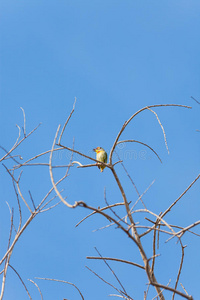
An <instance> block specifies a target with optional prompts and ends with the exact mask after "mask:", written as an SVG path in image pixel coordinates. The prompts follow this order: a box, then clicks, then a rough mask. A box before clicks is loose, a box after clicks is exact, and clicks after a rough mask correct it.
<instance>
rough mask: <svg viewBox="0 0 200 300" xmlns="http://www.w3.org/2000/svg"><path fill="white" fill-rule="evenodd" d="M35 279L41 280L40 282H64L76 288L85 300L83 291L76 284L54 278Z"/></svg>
mask: <svg viewBox="0 0 200 300" xmlns="http://www.w3.org/2000/svg"><path fill="white" fill-rule="evenodd" d="M35 278H36V279H40V280H49V281H55V282H62V283H67V284H70V285H72V286H74V287H75V289H76V290H77V291H78V292H79V294H80V296H81V298H82V299H83V300H84V297H83V295H82V293H81V291H80V290H79V288H78V287H77V286H76V285H75V284H74V283H71V282H68V281H65V280H59V279H53V278H40V277H35Z"/></svg>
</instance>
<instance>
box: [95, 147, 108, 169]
mask: <svg viewBox="0 0 200 300" xmlns="http://www.w3.org/2000/svg"><path fill="white" fill-rule="evenodd" d="M93 151H94V152H96V160H99V161H102V162H104V163H107V153H106V151H105V150H104V149H103V148H102V147H97V148H95V149H93ZM105 167H106V166H103V165H100V166H98V168H99V169H100V170H101V172H103V170H104V169H105Z"/></svg>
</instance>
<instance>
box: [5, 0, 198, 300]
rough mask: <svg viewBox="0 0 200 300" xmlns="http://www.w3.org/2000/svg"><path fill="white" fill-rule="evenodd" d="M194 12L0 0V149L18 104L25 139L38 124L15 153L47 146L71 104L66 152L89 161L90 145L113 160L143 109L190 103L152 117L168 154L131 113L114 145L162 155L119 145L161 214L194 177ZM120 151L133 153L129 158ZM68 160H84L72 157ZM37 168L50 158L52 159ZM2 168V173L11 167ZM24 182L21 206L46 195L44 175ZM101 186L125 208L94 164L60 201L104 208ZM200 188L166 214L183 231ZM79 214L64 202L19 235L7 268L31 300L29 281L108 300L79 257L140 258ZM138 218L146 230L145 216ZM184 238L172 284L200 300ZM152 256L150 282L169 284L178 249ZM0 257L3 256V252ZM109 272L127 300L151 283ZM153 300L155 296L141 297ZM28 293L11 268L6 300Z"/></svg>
mask: <svg viewBox="0 0 200 300" xmlns="http://www.w3.org/2000/svg"><path fill="white" fill-rule="evenodd" d="M199 14H200V3H199V1H197V0H196V1H195V0H190V1H186V0H180V1H177V0H175V1H170V0H168V1H158V0H154V1H142V0H140V1H139V0H135V1H133V0H129V1H128V0H126V1H122V0H117V1H116V0H115V1H102V0H101V1H97V0H93V1H77V0H73V1H68V0H65V1H64V0H60V1H55V0H49V1H48V3H47V1H37V0H34V1H33V0H29V1H27V0H26V1H21V0H19V1H11V0H2V1H1V3H0V37H1V43H0V70H1V71H0V103H1V110H0V126H1V128H2V130H1V132H0V139H1V143H0V145H1V146H3V147H5V148H6V149H10V148H11V146H12V145H13V143H14V141H15V139H16V137H17V135H18V130H17V128H16V127H15V125H16V124H18V125H19V126H23V115H22V111H21V110H20V107H23V109H24V110H25V113H26V121H27V132H28V131H30V130H32V129H33V128H34V127H35V126H36V125H37V124H38V123H40V122H41V123H42V124H41V126H40V127H39V128H38V130H37V131H36V132H35V133H34V134H33V135H32V136H31V137H30V139H29V140H26V141H25V142H24V143H23V144H22V145H21V146H20V147H19V149H18V150H17V151H16V153H15V154H20V155H22V157H23V158H24V160H26V159H28V158H30V157H32V156H34V155H36V154H38V153H41V152H43V151H46V150H49V149H50V148H51V146H52V142H53V138H54V135H55V132H56V129H57V126H58V125H59V124H62V125H63V124H64V122H65V120H66V118H67V117H68V115H69V113H70V111H71V109H72V106H73V103H74V98H75V97H77V102H76V108H75V112H74V114H73V117H72V119H71V120H70V123H69V125H68V127H67V129H66V132H65V134H64V136H63V144H65V145H66V146H69V147H71V146H72V143H73V138H75V149H79V150H81V151H83V152H84V153H85V154H89V155H93V157H94V154H93V153H92V152H91V150H92V149H93V148H94V147H97V146H102V147H104V148H105V149H106V150H107V151H108V152H109V150H110V148H111V147H112V144H113V142H114V139H115V137H116V135H117V133H118V132H119V130H120V128H121V126H122V125H123V123H124V121H125V120H127V119H128V118H129V117H130V116H131V115H132V114H133V113H135V112H136V111H137V110H139V109H140V108H142V107H144V106H147V105H152V104H165V103H176V104H182V105H191V106H192V109H185V108H157V109H156V112H157V113H158V116H159V118H160V120H161V122H162V124H163V126H164V128H165V132H166V136H167V141H168V146H169V151H170V155H168V153H167V150H166V148H165V143H164V138H163V134H162V130H161V128H160V126H159V124H158V122H157V119H156V117H155V115H154V114H152V113H151V112H150V111H145V112H143V113H141V114H140V115H138V116H137V117H136V118H135V119H134V120H133V121H132V122H131V123H130V124H129V126H128V127H127V128H126V130H125V132H124V134H123V136H122V139H136V140H140V141H142V142H144V143H147V144H149V145H150V146H151V147H153V148H154V149H155V150H156V151H157V152H158V154H159V155H160V157H161V159H162V161H163V163H162V164H160V162H159V160H158V159H157V158H156V156H154V155H153V153H151V152H150V151H149V150H148V149H147V148H144V147H143V146H141V145H137V144H125V145H122V147H121V148H120V147H118V154H119V155H120V156H121V157H123V158H124V164H125V166H126V168H127V170H128V172H129V173H130V175H131V176H132V178H133V180H134V182H135V184H136V185H137V188H138V190H139V191H140V193H143V192H144V191H145V190H146V188H147V187H148V186H149V185H150V184H151V183H152V181H153V180H154V179H155V183H154V184H153V186H152V187H151V188H150V189H149V191H148V192H147V194H146V195H145V197H144V201H145V204H146V205H147V207H148V208H149V209H152V210H153V211H154V212H155V213H158V214H159V213H160V211H164V210H165V209H166V208H167V207H168V206H169V205H170V204H171V203H172V202H173V201H174V200H175V199H176V198H177V197H178V196H179V195H180V194H181V193H182V192H183V191H184V190H185V189H186V188H187V187H188V185H189V184H190V183H191V182H192V181H193V180H194V179H195V177H196V176H197V175H198V173H199V164H200V157H199V149H200V143H199V140H200V135H199V133H198V132H197V131H196V129H200V124H199V114H200V106H199V105H198V104H197V103H196V102H195V101H193V100H192V99H191V96H193V97H195V98H196V99H197V100H199V101H200V85H199V83H200V58H199V53H200V41H199V28H200V19H199ZM127 153H132V154H134V155H133V156H131V157H130V156H127V155H126V154H127ZM2 155H3V152H2ZM2 155H1V156H2ZM141 155H142V156H141ZM54 158H55V163H58V164H68V162H69V159H68V158H69V153H66V152H65V151H62V152H61V154H60V155H59V156H56V157H54ZM75 160H79V161H80V162H82V163H88V161H87V160H86V159H82V158H80V157H78V156H75ZM40 162H48V156H46V157H45V158H44V159H43V160H40ZM7 164H8V166H9V162H7ZM0 168H1V172H0V173H1V175H0V176H1V178H0V179H1V186H0V191H1V195H2V197H1V198H2V201H1V213H0V214H1V218H0V225H1V229H0V232H1V234H0V236H1V243H3V244H4V245H7V238H8V234H9V229H8V228H9V222H10V221H9V220H10V219H9V218H10V216H9V210H8V208H7V205H6V203H5V201H7V202H9V204H10V206H11V207H12V206H14V207H15V210H16V220H15V221H16V224H17V220H18V217H17V206H16V200H15V195H14V192H13V190H12V188H11V184H12V182H11V180H10V178H9V176H8V174H6V172H5V170H4V169H3V167H2V166H1V167H0ZM116 170H117V172H118V174H119V176H120V178H121V180H122V184H123V186H124V188H125V190H126V193H127V196H128V197H129V199H130V200H132V201H133V202H134V201H135V200H136V199H137V194H136V193H135V191H134V189H133V187H132V185H131V183H130V182H129V181H128V178H127V177H126V175H125V173H124V171H123V169H122V167H121V166H120V165H119V166H117V167H116ZM62 175H63V170H62V169H59V170H56V171H55V177H56V178H57V179H58V178H60V177H61V176H62ZM22 179H23V181H22V188H23V192H24V194H25V196H26V197H27V199H28V190H31V193H32V195H33V197H34V199H35V202H36V203H39V202H40V201H41V199H42V197H44V195H45V194H46V193H47V192H48V190H49V189H50V188H51V182H50V177H49V172H48V168H47V167H29V168H28V167H27V168H24V173H23V176H22ZM104 187H106V191H107V199H108V201H109V203H114V202H120V201H121V200H122V199H121V196H120V193H119V191H118V188H117V186H116V183H115V182H114V179H113V178H112V175H111V172H109V170H107V169H105V171H104V172H103V173H102V174H100V172H99V170H98V169H97V168H87V169H77V168H76V167H74V168H72V169H71V170H70V176H69V177H68V178H67V179H66V181H65V182H64V183H63V184H62V185H61V187H60V188H65V192H64V194H65V196H67V199H68V201H69V202H70V203H74V202H75V201H78V200H83V201H85V202H86V203H88V204H89V205H92V206H95V207H98V206H101V207H102V206H104V205H105V203H104V198H103V195H104ZM199 187H200V183H199V182H197V183H196V184H195V185H194V186H193V188H192V189H191V190H190V191H189V192H188V194H186V195H185V196H184V198H182V200H181V202H180V203H179V204H177V206H176V207H174V210H173V211H172V212H171V213H170V214H169V215H168V216H167V221H169V222H172V223H174V222H175V223H177V224H178V225H180V226H181V225H183V226H184V225H185V226H186V225H189V224H190V223H193V222H195V221H197V220H199V209H200V204H199ZM29 201H30V200H29ZM22 206H23V204H22ZM86 214H87V211H85V210H84V209H81V208H78V209H76V210H70V209H68V208H67V207H65V206H64V205H60V206H58V207H56V208H55V209H53V210H51V211H49V212H47V213H43V214H41V215H40V216H38V217H37V219H35V220H34V221H33V222H32V223H31V224H30V226H29V227H28V228H27V229H26V231H25V232H24V234H23V236H22V237H21V238H20V240H19V243H18V244H17V246H16V248H15V249H14V252H13V255H12V258H11V264H12V265H13V266H14V267H15V268H16V269H17V271H18V272H19V274H20V275H21V277H22V278H23V280H24V281H25V282H26V283H27V286H28V288H29V290H30V292H31V295H32V297H33V298H34V299H36V298H38V291H37V289H36V288H35V286H33V285H32V284H31V283H29V282H27V278H30V279H33V280H35V279H34V278H35V277H49V278H57V279H62V280H66V281H70V282H73V283H75V284H77V286H78V287H79V288H80V290H81V291H82V293H83V295H84V296H85V299H94V297H95V299H96V300H98V299H106V297H107V295H108V294H112V293H113V291H112V290H111V289H110V288H109V287H108V286H106V285H104V284H103V283H102V282H101V281H100V280H99V279H97V278H96V277H95V276H94V275H93V274H91V273H90V272H89V271H88V270H86V269H85V265H88V266H89V267H91V268H92V269H93V270H95V272H97V273H99V274H100V275H104V276H105V277H106V279H107V280H108V281H109V280H110V281H111V282H113V283H114V278H113V276H112V274H111V273H110V272H109V270H108V269H106V266H105V265H104V264H103V263H102V262H100V261H95V262H92V261H88V260H86V258H85V257H86V256H88V255H96V252H95V250H94V247H95V246H96V247H97V248H98V250H99V251H100V252H101V254H102V255H104V256H113V257H118V258H123V259H127V260H132V261H134V262H140V263H141V260H140V258H139V255H138V250H137V249H136V248H135V247H134V245H132V244H131V243H130V241H127V238H126V237H123V235H122V233H120V232H119V230H116V229H114V228H113V229H110V230H109V229H106V230H101V231H97V232H93V230H94V229H97V228H99V227H102V226H104V225H106V224H107V223H106V222H105V221H104V219H102V218H101V217H97V218H91V219H88V220H87V221H85V223H83V224H82V225H80V226H79V227H78V228H75V224H76V223H77V222H78V221H79V220H80V219H81V218H82V217H84V216H85V215H86ZM27 217H28V212H27V210H26V208H25V207H23V222H25V220H26V219H27ZM135 218H136V221H137V220H138V221H140V222H143V218H144V217H143V216H135ZM196 232H199V229H198V228H196ZM183 240H184V243H186V244H187V245H188V247H187V248H186V250H185V251H186V254H185V256H186V258H185V264H184V269H183V276H182V277H181V280H180V281H181V282H182V283H183V285H186V286H185V288H186V289H187V290H188V292H189V293H190V294H192V295H193V296H194V298H196V297H197V295H199V291H198V288H197V287H198V281H199V278H198V276H199V267H200V262H199V261H198V259H197V257H198V256H199V253H198V252H197V251H198V249H199V246H200V245H199V240H198V237H194V236H191V235H186V236H185V237H184V239H183ZM164 241H165V239H163V242H164ZM145 243H148V240H147V241H145ZM5 248H6V246H5ZM4 250H5V249H4ZM160 251H162V253H163V254H162V256H161V258H159V259H160V261H161V262H160V265H159V264H158V269H157V274H159V275H158V276H157V277H158V279H159V280H160V281H161V282H162V283H164V284H167V283H168V280H169V279H170V278H171V279H172V280H174V278H175V274H174V272H172V271H173V270H174V268H173V267H174V265H176V272H175V273H177V270H178V263H179V256H178V255H179V254H180V249H179V247H178V245H176V244H175V241H171V242H169V243H167V244H166V245H165V244H164V243H163V244H162V246H161V249H160ZM170 251H171V252H170ZM0 253H1V255H2V253H3V250H2V249H0ZM168 253H170V259H171V261H169V260H168V259H169V258H167V254H168ZM148 254H149V255H150V253H148ZM177 256H178V259H177ZM191 256H192V258H194V260H192V262H191ZM111 265H112V267H113V269H114V270H115V271H116V273H117V275H118V276H119V278H120V279H121V281H122V282H123V283H124V285H125V287H126V288H127V291H128V293H129V294H131V296H132V297H133V298H134V299H142V297H143V290H144V288H145V283H146V282H147V278H146V275H144V274H143V271H141V270H137V269H135V268H132V267H130V266H128V267H127V266H123V265H122V264H117V263H116V264H111ZM166 265H167V266H166ZM164 268H165V272H163V269H164ZM190 274H193V276H191V275H190ZM124 278H126V279H124ZM35 281H36V280H35ZM37 284H38V285H39V286H40V288H41V290H42V293H43V295H44V298H46V299H49V300H51V299H63V298H67V299H68V298H69V299H79V298H80V297H79V295H78V294H77V292H76V291H75V290H74V289H73V287H71V286H67V285H64V284H60V285H59V284H58V283H54V282H43V281H42V282H41V281H39V280H37ZM97 291H98V292H97ZM94 295H95V296H94ZM167 295H169V294H167ZM154 296H155V292H154V289H152V290H151V291H150V294H149V299H151V298H153V297H154ZM26 297H27V296H26V292H25V291H24V289H23V287H22V286H21V285H20V282H19V280H18V278H17V277H16V275H15V274H14V273H13V272H12V270H9V272H8V278H7V282H6V290H5V296H4V299H6V300H12V299H22V298H23V299H25V298H26ZM166 298H167V296H166ZM177 299H179V297H178V296H177Z"/></svg>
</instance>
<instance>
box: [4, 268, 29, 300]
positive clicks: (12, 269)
mask: <svg viewBox="0 0 200 300" xmlns="http://www.w3.org/2000/svg"><path fill="white" fill-rule="evenodd" d="M9 267H10V268H11V269H12V270H13V271H14V272H15V273H16V274H17V276H18V277H19V280H20V281H21V283H22V285H23V286H24V288H25V290H26V292H27V294H28V296H29V298H30V299H31V300H32V298H31V295H30V293H29V291H28V289H27V287H26V285H25V283H24V281H23V280H22V278H21V276H20V275H19V273H18V272H17V271H16V270H15V268H14V267H13V266H11V265H10V264H9Z"/></svg>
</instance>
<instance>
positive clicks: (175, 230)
mask: <svg viewBox="0 0 200 300" xmlns="http://www.w3.org/2000/svg"><path fill="white" fill-rule="evenodd" d="M166 107H179V108H191V107H189V106H185V105H178V104H165V105H164V104H160V105H151V106H147V107H144V108H142V109H140V110H139V111H137V112H136V113H135V114H133V115H132V116H131V117H130V118H129V119H128V120H127V121H125V122H124V124H123V126H122V128H121V129H120V131H119V133H118V135H117V137H116V139H115V140H114V142H113V146H112V148H111V149H110V153H109V159H108V163H103V162H99V161H97V160H96V159H94V158H93V157H90V156H88V155H86V154H84V153H82V152H81V151H79V150H77V149H74V146H72V147H68V146H67V145H64V144H63V143H62V137H63V134H64V133H65V130H66V128H67V125H68V122H69V121H70V118H71V117H72V114H73V112H74V109H75V103H74V106H73V109H72V111H71V113H70V115H69V117H68V118H67V120H66V122H65V124H64V126H63V128H62V130H61V126H60V125H59V127H58V129H57V131H56V134H55V138H54V141H53V144H52V148H51V149H50V150H48V151H45V152H43V153H40V154H38V155H36V156H34V157H32V158H30V159H28V160H27V161H25V162H24V163H20V162H19V161H18V160H19V159H20V156H15V155H13V152H14V150H16V148H17V147H18V146H19V145H20V144H21V143H22V142H23V141H24V140H25V139H27V138H28V137H29V136H30V135H31V134H32V133H33V132H34V131H35V130H36V129H37V127H36V128H35V129H34V130H32V131H31V132H30V133H29V134H26V119H25V113H24V110H23V115H24V126H23V128H22V131H23V137H21V129H20V127H19V126H18V128H19V136H18V138H17V141H16V142H15V144H14V145H13V147H12V148H11V149H10V150H9V151H7V150H6V149H4V148H3V147H1V149H2V150H3V151H4V152H5V155H4V156H3V157H2V159H1V160H0V161H3V164H4V167H5V170H6V172H7V173H8V174H9V175H10V178H11V180H12V184H13V187H14V190H15V194H16V199H17V203H18V213H19V224H18V228H17V227H16V226H15V225H14V221H13V219H14V217H13V209H11V208H10V216H11V217H10V219H11V221H10V223H11V225H10V235H9V237H8V247H7V251H6V253H5V254H4V256H3V257H2V259H1V261H0V264H1V265H2V264H3V263H4V266H3V269H2V274H3V278H2V287H1V295H0V300H1V299H3V294H4V289H5V280H6V276H7V271H8V268H9V267H10V268H11V269H12V270H14V272H15V273H16V274H17V276H18V277H19V279H20V281H21V283H22V284H23V286H24V288H25V289H26V291H27V295H28V296H29V298H30V299H32V298H31V296H30V293H29V291H28V289H27V287H26V285H25V283H24V281H23V280H22V278H21V277H20V275H19V274H18V272H17V271H16V270H15V269H14V267H13V266H11V265H10V257H11V255H12V252H13V250H14V247H15V245H16V243H17V241H18V239H19V237H20V236H21V235H22V234H23V232H24V230H25V229H26V228H27V226H28V225H29V224H30V223H31V221H32V220H33V219H34V218H35V217H36V216H37V215H38V214H41V213H42V212H45V211H48V210H50V209H52V208H54V207H55V206H56V205H58V204H59V203H63V204H64V205H65V206H67V208H77V207H82V208H83V209H85V210H87V211H89V214H88V215H86V216H85V217H84V218H83V219H82V220H80V222H79V223H78V224H77V225H76V226H79V225H80V224H81V223H82V222H83V221H85V220H86V219H88V218H89V217H91V216H95V215H101V216H102V218H104V219H105V220H106V221H107V220H109V225H105V228H109V227H110V228H111V227H112V226H117V228H118V230H120V231H121V232H123V234H124V235H125V236H127V237H128V238H129V239H130V241H131V242H132V245H133V249H135V248H136V249H138V252H139V253H140V256H141V258H142V261H143V264H140V263H138V262H137V261H129V260H126V259H124V258H115V257H104V256H102V255H101V253H100V252H99V250H98V249H96V251H97V254H98V256H93V257H91V256H88V257H87V259H90V260H101V261H103V262H104V263H105V264H106V266H107V267H108V269H109V270H110V272H112V274H113V276H114V278H115V280H116V282H117V284H116V285H113V284H111V283H110V282H108V281H106V280H105V278H104V277H102V276H100V275H99V274H97V273H96V272H94V271H93V270H91V269H90V268H88V267H87V268H88V269H89V270H90V271H91V272H92V273H93V274H94V275H95V276H97V277H98V278H99V279H100V280H102V281H103V282H104V283H105V284H107V285H109V286H110V287H111V288H112V289H114V291H115V294H111V295H112V296H115V297H119V298H123V299H134V295H133V296H132V295H130V293H129V292H128V291H126V288H125V286H124V285H123V284H122V281H121V280H120V279H119V277H118V276H117V274H116V272H115V271H114V270H113V269H112V268H111V266H110V264H109V261H115V262H116V263H122V264H128V265H131V266H132V267H134V268H138V269H141V270H143V271H144V272H145V274H146V276H147V279H148V285H147V289H146V291H144V299H148V291H149V288H150V286H153V287H154V288H155V292H156V295H155V298H154V299H156V298H159V299H161V300H164V299H165V293H166V292H167V291H168V293H171V297H172V299H174V297H175V296H176V295H179V296H181V297H182V298H185V299H190V300H191V299H193V297H192V296H191V295H189V293H188V292H187V291H186V289H185V287H184V285H183V284H182V283H180V275H181V273H182V272H183V271H182V267H183V261H184V255H185V253H184V249H185V245H184V244H183V242H182V237H183V235H184V234H185V233H186V232H188V233H191V234H196V233H195V232H193V231H192V229H193V228H194V227H196V226H197V225H199V224H200V221H199V220H198V221H195V222H194V223H193V224H190V225H188V226H187V227H181V226H178V225H177V224H169V223H168V222H167V221H166V216H167V215H168V214H169V212H171V211H173V207H174V206H175V205H176V204H177V203H178V202H179V201H180V200H181V199H182V197H183V196H184V195H185V194H186V193H187V192H188V190H189V189H190V188H192V186H193V185H194V183H195V182H196V181H197V180H198V179H199V177H200V174H199V175H198V176H197V177H196V178H195V179H194V180H193V182H192V183H190V184H188V187H187V188H186V189H185V191H183V193H182V194H181V195H180V196H179V197H178V198H177V199H175V200H174V201H173V202H172V203H171V205H170V206H169V207H168V208H167V209H165V210H164V212H161V213H160V214H156V213H155V212H153V211H151V210H150V209H148V207H147V205H146V204H145V202H144V200H143V194H142V195H141V194H140V193H139V192H138V189H137V187H136V186H135V184H134V182H133V180H132V178H131V176H130V174H129V173H128V171H127V169H126V167H125V165H124V163H123V161H122V160H121V159H120V157H119V155H118V154H117V151H116V146H117V145H119V144H120V143H139V144H142V145H143V146H145V147H148V148H149V149H150V150H151V151H152V152H153V153H154V154H155V156H156V157H157V158H158V159H159V160H160V161H161V159H160V157H159V155H158V153H157V152H156V151H155V150H154V149H153V148H152V147H150V146H149V145H148V144H146V143H144V142H141V141H137V140H134V139H128V140H120V138H121V135H122V133H123V132H124V130H125V129H126V127H127V126H128V125H129V123H130V122H131V121H132V120H133V119H134V118H135V117H136V116H137V115H138V114H140V113H142V112H143V111H145V110H147V111H149V112H151V113H153V114H154V115H155V116H156V119H157V121H158V123H159V125H160V127H161V129H162V132H163V136H164V142H165V145H166V148H167V151H169V150H168V145H167V139H166V134H165V130H164V127H163V125H162V123H161V121H160V119H159V117H158V115H157V113H156V112H155V111H154V109H156V108H166ZM55 146H57V148H55ZM61 150H62V151H63V150H65V151H70V153H71V159H70V161H69V164H68V165H53V163H52V157H53V153H54V152H55V151H61ZM74 153H76V154H78V155H79V156H80V161H73V154H74ZM114 153H116V157H118V160H117V161H115V162H113V161H114V159H113V155H114ZM48 154H49V162H48V163H37V162H35V160H37V159H38V158H39V157H43V156H45V155H48ZM81 157H84V158H87V159H88V160H90V161H91V163H90V164H86V165H85V164H82V162H81ZM8 158H9V159H10V160H12V161H13V162H14V165H13V166H12V167H11V168H8V167H7V166H6V164H5V160H6V159H8ZM100 164H102V165H103V166H106V167H107V168H108V169H109V170H110V173H111V176H113V177H114V179H115V182H116V186H118V188H119V191H120V193H121V197H122V201H121V202H116V203H114V204H111V205H110V204H109V203H108V201H107V197H106V190H104V200H105V206H104V207H102V208H100V207H92V206H90V205H88V204H87V203H86V202H83V201H76V202H74V203H73V204H70V203H69V202H68V201H67V200H66V198H65V197H64V196H62V194H63V191H62V190H60V189H59V183H60V182H62V181H63V180H66V179H67V176H68V172H69V168H71V167H73V166H76V165H78V166H77V168H89V167H90V168H91V167H96V166H99V165H100ZM117 164H121V165H122V167H123V169H124V171H125V174H126V175H127V180H130V181H131V183H132V185H133V188H134V189H135V190H136V192H137V195H138V198H137V201H136V202H135V203H132V202H131V201H130V200H129V199H128V197H127V194H126V192H125V189H124V187H123V185H122V182H121V180H120V179H119V176H118V174H117V171H116V168H115V166H116V165H117ZM32 165H34V166H37V165H40V166H41V165H43V166H48V167H49V174H50V178H51V182H52V188H51V189H50V190H49V191H48V192H47V193H46V196H45V197H44V198H43V199H42V200H41V201H40V203H39V204H38V205H36V204H35V202H34V199H33V197H32V195H31V193H29V195H30V199H29V200H27V199H25V197H24V196H23V194H22V191H21V189H20V182H21V177H22V176H21V175H22V172H21V173H20V174H19V176H16V172H17V171H18V170H19V169H22V168H23V167H27V166H32ZM54 168H66V173H65V175H64V176H63V177H61V178H60V179H59V180H58V181H55V179H54V174H53V173H54V172H53V170H54ZM53 191H55V193H56V194H55V195H54V196H51V194H52V192H53ZM147 191H148V189H147V190H146V191H145V192H144V193H146V192H147ZM51 197H52V198H51ZM55 198H59V201H57V202H56V203H55V204H54V205H52V204H51V202H52V200H53V199H55ZM21 201H23V202H24V203H25V205H26V207H27V209H28V210H29V213H30V217H29V218H28V219H27V221H26V222H25V223H24V225H22V210H21ZM138 203H141V205H142V208H137V204H138ZM138 214H140V215H141V219H142V220H143V222H140V223H139V224H138V223H136V221H135V216H136V215H138ZM143 215H144V217H142V216H143ZM146 222H148V225H147V223H146ZM16 228H17V229H16ZM162 235H164V236H165V235H168V236H169V238H168V240H167V241H169V240H171V239H173V238H176V239H177V243H178V245H179V246H180V250H181V255H180V264H179V269H178V270H177V275H176V280H175V282H171V281H170V279H169V282H168V283H167V284H166V283H165V284H163V283H160V282H158V280H157V274H156V268H155V265H156V264H159V261H158V260H157V257H158V256H159V254H157V249H156V246H158V245H159V242H160V239H161V236H162ZM196 235H197V234H196ZM147 236H149V237H151V238H150V240H151V242H150V244H148V246H146V243H144V242H143V241H144V237H147ZM150 249H152V255H151V256H150V257H149V256H148V255H147V253H149V251H150ZM37 279H40V280H41V279H43V280H52V281H56V282H63V283H66V284H70V285H72V286H74V287H75V288H76V290H77V291H78V293H79V296H80V298H81V299H84V296H83V294H82V293H81V291H80V290H79V289H78V287H77V286H76V285H75V284H74V283H70V282H68V281H64V280H59V279H53V278H52V279H51V278H37ZM31 282H32V283H33V284H34V285H35V286H36V287H37V289H38V291H39V293H40V296H41V299H43V297H42V293H41V290H40V288H39V286H38V285H37V284H36V283H35V282H34V281H33V280H31ZM131 293H133V294H134V291H131Z"/></svg>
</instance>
